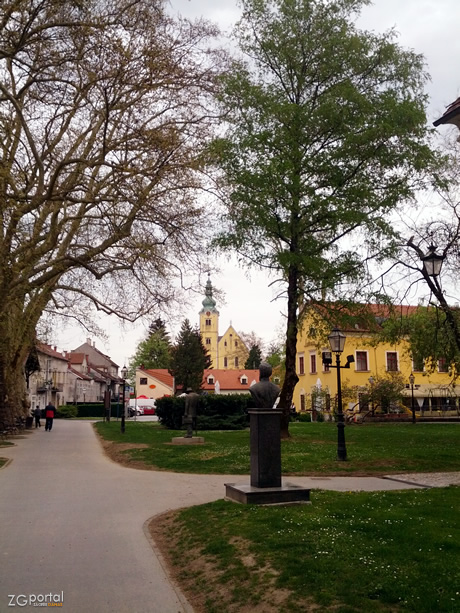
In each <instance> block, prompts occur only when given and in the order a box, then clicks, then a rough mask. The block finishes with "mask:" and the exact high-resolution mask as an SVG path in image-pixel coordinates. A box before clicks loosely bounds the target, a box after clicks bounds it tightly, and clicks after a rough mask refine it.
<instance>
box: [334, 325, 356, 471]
mask: <svg viewBox="0 0 460 613" xmlns="http://www.w3.org/2000/svg"><path fill="white" fill-rule="evenodd" d="M345 340H346V336H345V334H343V332H341V331H340V330H339V328H334V329H333V330H332V332H331V333H330V334H329V344H330V346H331V349H332V351H333V352H334V353H335V366H334V367H333V368H336V369H337V404H338V406H337V419H338V421H337V459H338V460H341V461H345V460H346V459H347V448H346V445H345V421H344V418H343V411H342V384H341V381H340V369H341V368H342V366H340V354H341V353H342V352H343V349H344V347H345ZM351 357H352V356H351ZM347 365H348V368H349V367H350V362H349V360H348V359H347Z"/></svg>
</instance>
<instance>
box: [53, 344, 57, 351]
mask: <svg viewBox="0 0 460 613" xmlns="http://www.w3.org/2000/svg"><path fill="white" fill-rule="evenodd" d="M53 349H54V351H56V353H57V347H56V345H54V347H53Z"/></svg>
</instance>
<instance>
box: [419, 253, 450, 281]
mask: <svg viewBox="0 0 460 613" xmlns="http://www.w3.org/2000/svg"><path fill="white" fill-rule="evenodd" d="M420 259H421V260H422V262H423V268H424V269H425V272H426V274H427V275H428V276H429V277H438V276H439V274H440V273H441V267H442V263H443V261H444V256H443V255H439V254H438V253H436V247H435V246H434V245H430V246H429V247H428V253H427V254H426V255H424V256H423V257H422V258H420Z"/></svg>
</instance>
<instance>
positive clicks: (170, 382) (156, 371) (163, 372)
mask: <svg viewBox="0 0 460 613" xmlns="http://www.w3.org/2000/svg"><path fill="white" fill-rule="evenodd" d="M139 370H142V372H145V373H146V374H148V375H150V376H151V377H153V378H154V379H156V380H157V381H160V382H161V383H164V384H165V385H167V386H169V387H170V388H173V386H174V378H173V377H172V375H170V374H169V372H168V369H167V368H140V369H139Z"/></svg>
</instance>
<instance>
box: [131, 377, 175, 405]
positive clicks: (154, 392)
mask: <svg viewBox="0 0 460 613" xmlns="http://www.w3.org/2000/svg"><path fill="white" fill-rule="evenodd" d="M141 378H144V379H145V378H146V379H147V384H146V385H141V383H140V380H141ZM151 385H154V386H155V387H154V388H151V387H150V386H151ZM172 394H173V390H172V388H170V387H169V386H167V385H166V384H165V383H163V382H162V381H159V380H158V379H154V378H153V377H152V376H151V375H149V374H148V373H146V372H145V371H144V370H136V397H137V396H147V398H155V399H157V398H163V396H171V395H172Z"/></svg>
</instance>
